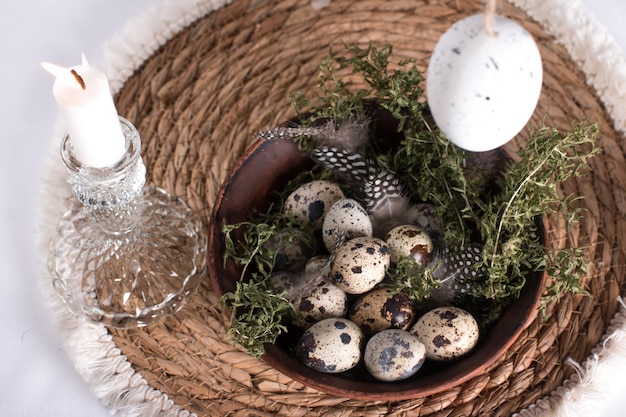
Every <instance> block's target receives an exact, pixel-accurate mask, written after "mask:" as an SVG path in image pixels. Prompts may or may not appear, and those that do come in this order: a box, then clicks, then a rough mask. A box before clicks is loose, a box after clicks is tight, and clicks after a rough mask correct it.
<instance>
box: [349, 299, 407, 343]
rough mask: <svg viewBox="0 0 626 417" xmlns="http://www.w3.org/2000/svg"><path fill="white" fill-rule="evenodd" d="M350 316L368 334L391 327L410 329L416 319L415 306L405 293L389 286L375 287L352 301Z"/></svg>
mask: <svg viewBox="0 0 626 417" xmlns="http://www.w3.org/2000/svg"><path fill="white" fill-rule="evenodd" d="M348 318H349V319H350V320H352V321H353V322H355V323H356V324H358V325H359V326H360V327H361V329H362V330H363V332H364V333H365V334H366V335H372V334H374V333H377V332H379V331H381V330H385V329H389V328H396V329H402V330H408V329H409V328H410V327H411V325H412V324H413V320H414V319H415V307H414V304H413V301H412V300H411V299H410V298H409V297H408V296H407V295H406V294H404V293H398V294H394V293H393V292H391V291H390V290H389V289H387V288H375V289H373V290H371V291H369V292H367V293H365V294H363V295H361V296H359V297H358V298H357V299H356V300H355V301H354V302H353V303H352V305H351V306H350V309H349V310H348Z"/></svg>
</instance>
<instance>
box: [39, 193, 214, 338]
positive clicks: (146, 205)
mask: <svg viewBox="0 0 626 417" xmlns="http://www.w3.org/2000/svg"><path fill="white" fill-rule="evenodd" d="M132 211H133V213H132V216H129V218H130V219H131V220H133V221H132V224H129V225H128V227H127V228H125V229H124V228H122V229H117V230H115V231H111V229H110V228H108V227H107V222H97V221H94V212H93V210H90V209H89V208H87V207H85V206H83V204H81V203H78V202H77V203H76V204H75V205H74V206H73V208H72V209H70V211H69V212H68V213H66V214H65V215H64V216H63V217H62V218H61V220H60V222H59V225H58V229H57V233H58V236H57V239H55V240H53V243H52V247H51V251H50V260H49V267H50V270H51V272H52V275H53V282H54V288H55V289H56V291H57V292H58V293H59V295H60V296H61V297H62V299H63V300H64V301H65V303H66V304H67V305H68V307H69V308H70V310H71V311H72V312H74V313H75V314H78V315H84V316H86V317H87V318H89V319H91V320H93V321H96V322H101V323H104V324H106V325H111V326H115V327H122V328H127V327H134V326H144V325H147V324H150V323H151V322H153V321H154V320H156V319H159V318H160V317H163V316H166V315H169V314H172V313H174V312H176V311H177V310H179V309H180V308H181V307H182V305H183V304H184V302H185V301H186V300H187V299H188V298H189V297H190V296H191V295H192V293H193V292H194V291H195V290H196V288H197V287H198V285H199V280H200V277H201V275H202V274H203V273H204V270H205V266H206V240H207V239H206V234H205V232H204V229H203V226H202V222H201V221H200V219H199V218H198V217H197V216H196V215H195V213H193V212H192V211H191V209H190V208H189V207H188V206H187V205H186V203H185V202H184V201H182V200H181V199H179V198H176V197H173V196H170V195H169V194H168V193H166V192H165V191H164V190H162V189H159V188H156V187H145V188H144V189H143V195H142V197H140V198H138V199H137V200H136V203H135V206H134V207H132ZM117 214H119V213H117Z"/></svg>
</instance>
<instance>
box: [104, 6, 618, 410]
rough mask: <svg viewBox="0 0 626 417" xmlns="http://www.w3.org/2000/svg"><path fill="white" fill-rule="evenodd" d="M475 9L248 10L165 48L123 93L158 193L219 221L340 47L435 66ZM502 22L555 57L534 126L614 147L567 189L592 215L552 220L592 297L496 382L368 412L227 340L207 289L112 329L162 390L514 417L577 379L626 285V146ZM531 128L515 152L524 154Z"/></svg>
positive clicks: (523, 351)
mask: <svg viewBox="0 0 626 417" xmlns="http://www.w3.org/2000/svg"><path fill="white" fill-rule="evenodd" d="M483 4H484V2H482V1H476V0H464V1H445V0H410V1H409V0H406V1H403V0H398V1H385V2H383V1H380V0H333V1H332V2H331V3H330V6H329V7H327V8H324V9H322V10H319V11H316V10H314V9H313V8H312V7H311V4H310V2H309V1H304V0H301V1H297V0H283V1H272V0H268V1H263V0H237V1H234V2H233V3H232V4H230V5H227V6H225V7H223V8H221V9H220V10H217V11H215V12H212V13H210V14H207V15H206V16H204V17H202V18H200V19H198V20H196V21H195V22H193V23H192V24H190V25H189V26H187V27H186V28H184V29H183V30H182V31H180V32H179V33H177V34H175V35H174V36H173V37H172V38H171V39H169V40H168V41H167V42H165V43H164V44H163V45H162V46H161V47H160V48H159V49H158V50H157V51H156V52H155V53H154V54H152V55H151V56H150V57H149V58H148V59H146V60H145V62H143V64H142V65H141V66H140V67H139V68H138V69H137V71H136V72H135V73H134V74H133V75H132V76H131V77H129V78H128V80H127V81H126V82H125V84H124V85H123V86H122V87H121V89H120V91H119V93H118V95H117V97H116V102H117V105H118V109H119V112H120V114H122V115H124V116H125V117H126V118H128V119H129V120H132V121H133V122H134V123H135V125H136V126H137V128H138V130H139V131H140V132H141V136H142V140H143V150H142V152H143V158H144V161H145V164H146V167H147V169H148V182H149V183H153V184H157V185H159V186H162V187H164V188H165V189H167V190H168V191H170V192H173V193H175V194H178V195H180V196H182V197H183V198H185V199H186V200H187V201H188V202H189V204H190V205H191V206H192V208H194V209H195V210H196V211H197V212H198V213H199V214H200V215H201V216H202V218H203V219H204V220H205V221H208V218H209V214H210V212H211V209H212V207H213V203H214V201H215V198H216V195H217V192H218V190H219V187H220V185H221V184H222V182H223V180H224V179H225V177H226V175H227V174H228V172H229V169H230V168H231V167H232V166H233V164H234V162H235V161H236V160H237V158H238V157H239V156H240V155H241V154H242V153H243V151H244V150H245V149H246V148H247V147H248V146H249V145H250V144H251V143H252V141H253V133H254V132H256V131H258V130H261V129H264V128H267V127H271V126H274V125H276V124H279V123H281V122H283V121H284V120H286V119H288V118H290V117H293V110H292V107H291V104H290V100H289V94H290V93H292V92H295V91H302V92H305V93H309V92H312V91H314V89H315V86H316V82H317V79H316V77H317V67H318V64H319V62H320V61H321V60H322V59H323V58H324V57H325V56H326V55H327V53H328V50H329V47H333V48H334V50H335V51H341V50H343V43H344V42H345V43H347V44H359V45H361V46H366V44H367V43H368V42H369V41H370V40H371V41H374V42H375V43H376V44H378V45H379V46H380V45H382V44H383V42H389V43H391V44H392V45H393V47H394V56H393V57H392V58H393V59H394V60H396V61H397V60H401V59H404V58H411V59H414V60H415V61H416V62H417V64H418V66H419V67H420V68H422V69H423V70H425V69H426V66H427V63H428V59H429V57H430V54H431V51H432V49H433V48H434V46H435V43H436V41H437V39H438V38H439V37H440V36H441V34H442V33H443V32H444V31H445V30H446V29H447V28H448V27H449V26H450V25H451V24H452V23H454V22H455V21H457V20H459V19H460V18H461V17H463V16H466V15H469V14H473V13H478V12H481V11H482V7H483ZM500 6H501V9H500V13H502V14H504V15H506V16H508V17H510V18H512V19H514V20H516V21H517V22H519V23H521V24H522V25H523V26H524V27H525V28H526V29H527V30H528V31H529V32H531V33H532V34H533V36H534V37H535V39H536V41H537V42H538V44H539V47H540V50H541V53H542V56H543V60H544V89H543V93H542V97H541V99H540V102H539V106H538V108H537V111H536V112H535V116H534V118H533V120H532V124H534V125H538V124H540V123H541V121H542V119H544V118H545V121H546V123H547V124H548V125H550V126H556V127H559V128H562V129H564V130H567V129H569V128H570V126H571V124H572V122H573V121H575V120H580V119H584V118H588V119H591V120H597V121H598V122H599V123H600V124H602V136H601V138H600V139H599V144H600V145H601V147H602V148H603V149H604V152H603V153H602V154H601V155H599V156H597V157H595V158H594V159H593V160H592V161H591V166H592V172H590V173H589V174H588V175H586V176H584V177H581V178H576V179H575V180H572V181H569V182H568V183H566V184H565V185H564V186H563V192H565V193H574V194H576V195H579V196H582V197H584V199H582V200H581V204H582V205H583V206H584V208H585V209H586V212H585V216H584V220H583V221H582V223H581V224H580V225H579V227H577V228H575V229H574V230H571V231H565V230H564V228H563V225H561V224H556V222H555V221H550V220H552V219H550V220H549V221H548V223H547V227H548V230H549V235H550V240H551V242H552V244H553V245H554V246H557V247H562V246H567V245H578V246H581V245H582V246H586V247H588V248H589V249H588V256H589V259H590V260H591V261H592V268H591V271H590V274H589V276H588V277H587V279H586V283H585V284H586V289H587V290H588V292H589V293H590V294H591V296H584V295H575V296H570V295H567V296H564V297H562V298H561V299H560V300H558V301H554V302H551V303H550V304H549V305H548V307H547V311H546V316H545V317H544V316H542V315H538V316H537V317H536V319H535V320H534V321H533V322H532V324H531V325H530V326H529V327H528V328H527V329H526V330H525V331H524V332H523V333H522V335H521V337H520V338H519V339H518V340H517V341H516V343H515V344H514V345H513V346H512V347H511V348H510V349H509V351H508V352H507V353H506V354H505V355H504V357H502V358H501V359H499V360H498V361H496V362H495V363H494V364H493V365H492V366H491V367H490V368H489V369H488V370H487V371H486V372H485V373H484V374H483V375H480V376H478V377H476V378H474V379H471V380H469V381H468V382H466V383H464V384H462V385H460V386H458V387H456V388H453V389H451V390H449V391H446V392H443V393H440V394H436V395H432V396H429V397H426V398H421V399H415V400H409V401H403V402H394V403H386V402H363V401H356V400H348V399H343V398H336V397H333V396H330V395H326V394H323V393H320V392H317V391H315V390H313V389H310V388H307V387H305V386H303V385H302V384H300V383H297V382H294V381H293V380H291V379H289V378H287V377H285V376H283V375H281V374H280V373H278V372H277V371H275V370H274V369H273V368H271V367H269V366H268V365H266V364H265V363H263V362H262V361H260V360H257V359H255V358H253V357H252V356H250V355H249V354H248V353H247V352H245V351H243V350H242V349H241V348H239V347H238V346H235V345H233V344H232V343H230V342H229V341H228V340H227V338H226V336H225V327H224V323H225V322H226V319H225V312H224V311H223V309H222V307H221V304H220V302H219V300H218V299H217V297H216V295H215V294H214V293H213V292H212V291H211V288H210V284H209V280H208V279H206V280H204V282H203V284H202V286H201V288H200V290H199V291H198V293H197V294H196V295H195V296H194V297H193V299H192V300H191V301H190V302H189V304H188V305H187V306H186V307H184V308H183V309H182V310H181V311H180V313H179V314H177V315H176V316H175V317H169V318H166V319H164V320H162V321H161V322H159V323H157V324H154V325H151V326H149V327H146V328H141V329H131V330H116V329H111V330H109V332H110V334H111V335H112V337H113V341H114V343H115V345H116V346H117V347H119V349H120V351H121V353H122V354H123V355H124V356H126V357H127V358H128V360H129V362H130V364H131V365H132V367H133V368H134V369H135V370H136V371H137V372H138V373H140V374H141V375H142V376H143V377H144V378H145V379H146V380H147V382H148V384H149V385H150V386H151V387H153V388H154V389H156V390H160V391H162V392H163V393H165V394H167V396H168V397H169V398H170V399H171V400H172V401H173V402H174V403H176V404H177V405H179V406H180V407H182V408H183V409H186V410H188V411H190V412H193V413H196V414H197V415H198V416H218V415H230V416H244V415H245V416H272V415H289V416H302V415H313V416H317V415H320V416H321V415H324V416H369V415H371V416H379V415H388V416H400V415H412V416H469V415H491V416H508V415H511V414H512V413H514V412H516V411H518V410H521V409H523V408H525V407H528V406H529V405H531V404H533V403H535V402H536V401H537V400H539V399H540V398H542V397H545V396H546V395H549V394H550V393H551V392H553V391H554V390H555V389H557V388H558V387H559V386H560V385H561V384H563V382H564V381H565V380H566V379H567V378H569V377H570V376H571V375H572V374H573V373H574V368H573V367H570V366H568V365H567V364H566V360H567V359H568V358H571V359H573V360H574V361H576V362H581V361H583V360H584V359H585V358H586V357H587V356H588V355H589V354H590V352H591V350H592V349H593V347H594V346H596V344H597V343H598V342H599V341H600V340H601V338H602V335H603V334H604V332H605V331H606V329H607V327H608V326H609V324H610V321H611V319H612V318H613V316H614V315H615V313H616V311H617V309H618V304H617V301H616V300H617V298H618V296H619V294H620V287H622V288H623V287H624V265H625V259H624V257H625V252H624V248H626V245H624V242H623V240H624V239H626V222H625V221H624V214H625V211H626V201H625V198H626V194H625V190H626V164H624V155H625V153H626V149H625V148H624V146H626V145H624V141H623V138H622V136H621V134H620V133H617V132H616V131H614V130H613V129H612V128H611V127H610V126H611V124H610V122H609V116H608V114H607V112H606V110H605V108H603V106H602V105H601V104H600V102H599V100H598V99H597V98H596V96H595V95H594V92H593V91H592V90H591V88H590V87H589V86H587V85H586V83H585V76H584V74H583V73H582V72H581V71H580V70H579V69H577V68H578V67H577V65H576V64H574V63H573V62H572V60H571V58H570V56H569V55H568V53H567V52H566V50H565V49H564V48H563V47H562V46H560V45H559V44H557V43H556V42H555V41H554V39H553V38H552V37H551V36H549V35H547V34H546V32H545V31H544V30H543V29H542V27H541V26H540V25H539V24H538V23H536V22H534V21H532V20H531V19H530V18H529V17H528V16H527V15H525V14H524V13H523V12H522V11H521V10H520V9H518V8H516V7H515V6H512V5H510V4H508V3H504V2H501V3H500ZM526 137H528V132H526V131H525V132H523V133H522V134H521V135H520V137H519V138H518V139H516V141H514V142H513V143H511V144H510V145H509V146H511V147H512V148H515V147H517V146H520V145H523V143H524V141H525V138H526Z"/></svg>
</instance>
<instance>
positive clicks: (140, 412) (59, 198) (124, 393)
mask: <svg viewBox="0 0 626 417" xmlns="http://www.w3.org/2000/svg"><path fill="white" fill-rule="evenodd" d="M230 1H232V0H165V1H164V2H163V3H162V4H160V5H158V6H155V7H153V8H152V9H150V10H148V11H147V12H146V13H144V14H143V15H142V16H140V17H139V18H136V19H133V20H131V21H130V22H128V23H127V24H126V26H125V27H124V28H123V29H122V30H121V31H120V32H119V33H118V34H117V35H116V36H114V37H113V38H112V39H111V40H110V42H109V43H108V45H107V56H106V58H107V67H106V72H107V74H108V76H109V80H110V83H111V88H112V89H113V90H114V91H118V90H119V89H120V88H122V86H123V85H124V82H125V81H126V80H127V79H128V78H129V77H130V76H131V75H132V74H133V73H134V72H135V71H136V70H137V69H138V68H139V66H140V65H141V64H142V63H143V62H145V61H146V60H147V59H149V58H150V56H151V55H152V54H153V53H154V52H155V51H156V50H157V49H158V48H159V47H160V46H162V45H163V44H164V43H166V42H167V41H168V40H169V39H171V38H172V37H173V36H174V35H175V34H176V33H178V32H180V31H181V30H182V29H184V28H185V27H186V26H187V25H189V24H190V23H192V22H193V21H195V20H197V19H199V18H200V17H202V16H204V15H206V14H208V13H211V12H212V11H215V10H218V9H220V8H222V7H223V6H225V5H226V4H228V3H230ZM315 1H316V0H313V1H312V3H311V5H312V6H313V7H316V8H317V7H325V6H326V3H328V2H329V0H325V1H321V2H318V3H316V2H315ZM508 1H510V2H511V3H513V4H515V5H517V6H518V7H520V8H522V9H524V10H525V11H526V12H527V13H528V14H529V15H530V16H531V17H533V18H534V19H535V20H537V21H538V22H539V23H540V24H542V26H543V27H544V28H545V29H546V31H547V32H548V33H550V34H552V35H554V36H555V37H556V39H557V40H558V41H559V42H561V43H562V44H563V45H564V46H565V47H566V48H567V50H568V52H569V53H570V55H571V56H572V58H573V59H574V61H575V62H576V63H577V64H578V65H579V66H580V68H581V69H582V70H583V71H584V72H585V74H586V75H587V81H588V83H589V85H590V86H592V87H593V88H594V89H595V90H596V92H597V94H598V96H599V97H600V99H601V100H602V101H603V102H604V104H605V105H606V107H607V109H608V111H609V112H610V114H611V117H612V118H613V121H614V123H615V128H616V129H618V130H620V131H622V132H626V106H623V105H621V104H623V103H625V102H626V101H625V100H624V95H625V94H626V61H625V58H624V56H623V55H622V52H621V51H620V49H619V47H618V46H617V45H616V43H615V42H614V41H613V40H612V38H611V37H610V36H609V35H608V34H607V32H606V30H605V29H604V28H603V27H602V26H601V25H600V24H598V23H597V22H596V21H595V20H594V19H593V18H592V17H591V16H590V15H589V13H588V12H587V11H586V9H584V7H583V6H582V4H581V3H580V1H579V0H508ZM61 133H62V129H60V127H59V126H56V127H55V129H54V136H53V137H54V146H53V147H52V148H53V149H51V155H50V157H49V161H48V169H47V175H46V178H47V180H46V183H45V184H44V186H43V188H42V195H41V198H42V201H41V204H40V207H45V210H46V211H45V213H41V215H40V219H41V226H40V238H41V242H40V244H41V250H42V253H43V254H47V252H48V242H49V240H50V238H51V237H52V236H53V234H54V228H55V225H56V222H57V219H58V218H59V217H60V216H61V214H62V213H64V212H65V211H66V210H67V208H68V202H67V201H68V200H67V197H68V196H69V195H70V191H69V188H68V186H67V183H66V181H65V175H66V174H65V168H64V167H63V166H62V163H61V161H60V158H58V146H59V143H58V142H59V138H60V137H61ZM44 258H45V256H44ZM44 271H45V272H43V273H42V280H41V283H42V290H43V292H44V294H45V296H46V299H47V300H48V304H49V306H48V307H49V311H50V312H51V313H52V315H53V318H54V319H55V322H56V325H57V328H58V330H59V332H60V333H61V336H62V340H63V341H64V348H65V350H66V352H67V354H68V356H69V357H70V358H71V360H72V361H73V363H74V365H75V367H76V370H77V371H78V372H79V373H80V375H81V376H82V377H83V378H84V379H85V381H86V382H87V384H88V385H89V386H90V388H91V390H92V391H93V393H94V394H95V395H96V397H97V398H98V399H99V400H100V401H101V402H102V403H103V404H104V405H105V406H106V407H108V408H109V410H110V412H111V414H112V415H117V416H129V417H135V416H136V417H146V416H159V417H187V416H194V415H195V414H192V413H190V412H189V411H187V410H184V409H183V408H182V407H180V406H178V405H176V404H175V403H174V402H173V401H172V400H170V399H169V397H168V396H167V395H166V394H165V393H163V392H161V391H159V390H156V389H154V388H152V387H151V386H150V385H149V384H148V383H147V381H146V380H145V379H144V378H143V377H142V376H141V375H140V374H139V373H137V372H135V371H134V369H133V368H132V366H131V365H130V363H129V362H128V360H127V358H126V357H125V356H123V355H122V353H121V351H120V350H119V348H118V347H117V346H116V345H115V343H114V342H113V340H112V338H111V336H110V335H109V334H108V332H107V330H106V328H105V327H104V326H103V325H100V324H94V323H91V322H88V321H86V320H83V319H80V318H77V317H75V316H74V315H72V314H71V313H69V312H68V310H67V309H66V307H65V305H64V304H63V303H62V302H61V301H60V299H59V297H58V296H57V294H56V292H55V291H54V289H53V288H52V285H51V281H52V280H51V279H50V277H49V274H48V272H47V269H45V268H44ZM620 303H621V309H620V311H619V312H618V313H617V314H616V316H615V318H614V319H613V321H612V322H611V326H610V327H609V328H608V329H607V332H606V334H605V336H604V337H603V340H602V342H601V343H600V344H599V345H598V346H597V347H596V348H595V349H594V350H593V352H592V354H591V355H590V357H589V358H588V359H587V360H586V361H585V362H584V363H583V364H582V365H579V364H576V363H575V362H574V361H571V360H570V361H567V363H565V364H563V365H562V366H568V365H571V366H574V369H575V370H576V373H575V374H574V375H573V377H572V378H570V379H569V380H568V381H566V382H564V384H563V385H562V386H561V387H559V388H558V389H557V390H556V391H555V392H553V393H552V394H551V395H550V396H548V397H546V398H543V399H541V400H539V401H537V403H536V404H534V405H532V406H531V407H529V408H528V409H526V410H523V411H521V412H519V413H518V414H517V415H518V416H520V417H538V416H545V417H548V416H568V417H571V416H590V415H598V414H599V413H600V412H601V411H602V408H603V406H604V403H605V402H606V398H607V395H608V394H609V393H610V392H611V388H612V387H611V386H607V384H608V383H609V381H614V380H615V378H614V377H611V375H615V374H616V373H619V374H621V375H624V371H626V339H625V334H626V306H625V305H624V303H623V301H622V300H621V299H620Z"/></svg>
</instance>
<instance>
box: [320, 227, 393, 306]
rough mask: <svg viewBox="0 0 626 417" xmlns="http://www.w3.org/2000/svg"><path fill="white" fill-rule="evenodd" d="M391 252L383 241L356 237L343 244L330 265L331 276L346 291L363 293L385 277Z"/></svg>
mask: <svg viewBox="0 0 626 417" xmlns="http://www.w3.org/2000/svg"><path fill="white" fill-rule="evenodd" d="M390 253H391V251H390V250H389V246H387V244H386V243H385V241H384V240H382V239H378V238H375V237H366V236H364V237H357V238H354V239H352V240H349V241H347V242H345V243H343V244H342V245H341V246H339V248H338V249H337V251H336V252H335V255H334V257H333V260H332V262H331V265H330V278H331V280H332V281H333V282H334V284H335V285H337V286H338V287H339V288H341V289H342V290H344V291H345V292H347V293H348V294H363V293H364V292H367V291H369V290H371V289H372V288H374V287H375V286H376V284H378V283H379V282H381V281H382V280H383V279H384V278H385V272H386V271H387V268H388V267H389V264H390V257H391V254H390Z"/></svg>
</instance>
